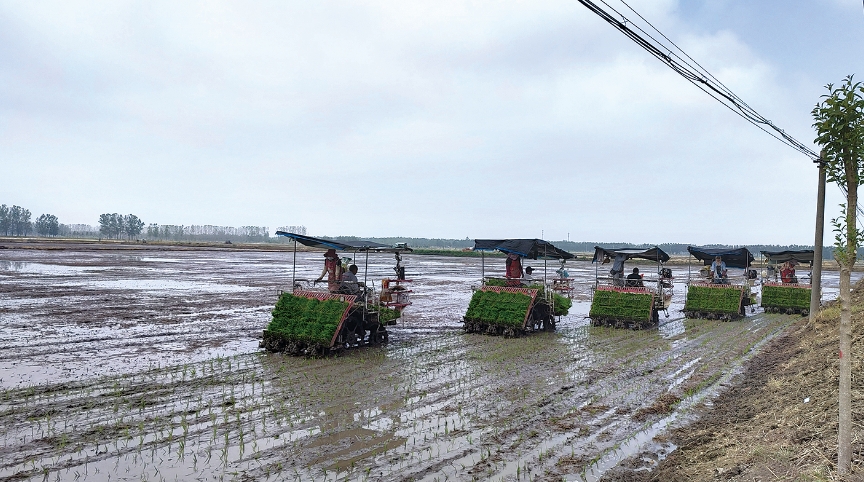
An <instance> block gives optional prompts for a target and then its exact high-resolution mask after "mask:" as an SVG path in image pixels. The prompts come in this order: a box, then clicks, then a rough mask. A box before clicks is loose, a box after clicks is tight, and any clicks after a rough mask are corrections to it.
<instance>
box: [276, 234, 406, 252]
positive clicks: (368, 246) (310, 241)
mask: <svg viewBox="0 0 864 482" xmlns="http://www.w3.org/2000/svg"><path fill="white" fill-rule="evenodd" d="M276 235H277V236H285V237H286V238H291V239H294V240H296V241H297V242H298V243H300V244H302V245H304V246H309V247H312V248H322V249H331V248H332V249H335V250H338V251H384V252H397V251H399V252H404V251H413V250H412V249H411V248H394V247H393V246H388V245H386V244H381V243H376V242H374V241H363V240H362V239H357V240H343V241H336V240H335V239H327V238H313V237H312V236H306V235H303V234H294V233H286V232H285V231H276Z"/></svg>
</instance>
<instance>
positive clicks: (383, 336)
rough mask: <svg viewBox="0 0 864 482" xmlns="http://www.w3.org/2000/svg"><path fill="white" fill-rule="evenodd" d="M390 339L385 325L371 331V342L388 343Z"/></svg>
mask: <svg viewBox="0 0 864 482" xmlns="http://www.w3.org/2000/svg"><path fill="white" fill-rule="evenodd" d="M388 339H389V335H388V333H387V330H386V329H384V327H383V326H378V327H377V328H375V329H374V331H370V332H369V343H370V344H377V343H387V340H388Z"/></svg>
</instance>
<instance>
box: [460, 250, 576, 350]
mask: <svg viewBox="0 0 864 482" xmlns="http://www.w3.org/2000/svg"><path fill="white" fill-rule="evenodd" d="M474 250H475V251H480V253H481V270H482V282H481V286H480V287H479V288H475V289H474V294H473V296H472V297H471V302H470V303H469V304H468V310H467V311H466V313H465V317H464V319H463V321H464V323H465V331H466V332H468V333H485V334H488V335H503V336H505V337H517V336H521V335H523V334H525V333H529V332H534V331H540V330H546V331H553V330H555V322H556V317H559V318H560V317H561V316H563V315H566V314H567V312H568V311H569V310H570V306H571V304H572V302H571V301H570V299H569V298H568V297H566V296H562V295H561V294H559V293H558V292H556V289H555V288H556V287H560V286H563V285H566V286H569V283H563V282H562V281H561V280H562V277H564V276H566V271H565V270H564V269H563V267H564V262H565V261H566V260H568V259H572V258H575V256H573V255H572V254H570V253H568V252H566V251H563V250H561V249H559V248H556V247H555V246H553V245H552V244H551V243H549V242H547V241H543V240H542V239H476V240H474ZM486 251H498V252H501V253H504V254H506V255H507V258H506V261H505V265H506V270H505V276H504V277H503V278H502V277H492V276H488V277H487V276H486V257H485V252H486ZM523 259H534V260H539V259H542V260H543V277H542V278H540V277H539V275H538V276H537V277H536V278H535V277H534V276H535V275H534V274H533V271H534V270H533V269H532V268H531V267H526V268H525V269H523V268H522V260H523ZM550 259H553V260H558V261H559V262H561V268H560V269H559V270H557V271H556V273H557V277H556V278H554V279H549V278H548V277H547V261H548V260H550ZM562 273H564V274H562ZM556 280H557V281H556ZM558 291H560V290H558Z"/></svg>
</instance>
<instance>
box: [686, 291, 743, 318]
mask: <svg viewBox="0 0 864 482" xmlns="http://www.w3.org/2000/svg"><path fill="white" fill-rule="evenodd" d="M741 296H742V290H741V287H738V286H720V285H718V286H712V287H708V286H693V285H691V286H690V287H689V288H688V289H687V300H686V301H685V302H684V310H687V311H705V312H709V313H730V314H736V313H738V312H739V311H740V310H741Z"/></svg>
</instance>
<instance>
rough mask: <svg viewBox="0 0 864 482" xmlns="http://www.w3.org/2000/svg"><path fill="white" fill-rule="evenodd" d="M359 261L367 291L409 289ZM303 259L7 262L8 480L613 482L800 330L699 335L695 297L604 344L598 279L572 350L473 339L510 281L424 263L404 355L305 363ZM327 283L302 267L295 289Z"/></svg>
mask: <svg viewBox="0 0 864 482" xmlns="http://www.w3.org/2000/svg"><path fill="white" fill-rule="evenodd" d="M357 258H358V259H355V262H356V263H357V264H358V265H359V266H361V273H362V272H363V268H364V267H365V266H366V265H367V264H368V267H369V270H368V276H367V280H366V281H367V282H369V283H370V284H373V283H375V284H376V285H378V286H380V279H381V278H383V277H385V276H390V275H391V273H392V266H393V260H392V259H391V258H390V256H387V255H370V257H369V259H368V262H367V260H366V259H365V258H364V257H363V256H362V255H360V256H358V257H357ZM292 259H293V253H290V252H263V251H262V252H256V251H238V250H232V251H220V250H210V249H184V250H175V249H165V250H162V251H160V250H158V249H150V248H148V249H146V250H141V249H138V248H137V247H136V249H129V250H124V249H122V247H115V248H114V249H110V250H105V249H89V248H88V247H86V246H83V247H78V248H74V249H73V248H69V247H68V246H65V247H64V249H60V250H53V249H51V250H49V249H17V248H15V247H14V246H12V247H10V249H4V250H0V341H2V344H0V373H2V375H0V426H2V429H0V431H2V435H0V436H2V440H3V443H2V445H0V480H78V479H80V478H82V477H83V478H85V479H93V480H109V479H110V480H430V481H431V480H484V479H495V480H522V479H526V480H528V479H530V480H562V479H564V480H598V479H599V478H600V477H601V476H602V475H603V474H611V473H612V472H610V469H612V468H614V467H616V466H617V465H618V464H619V462H621V461H622V460H625V459H627V458H628V457H630V456H631V455H633V454H637V453H641V452H644V453H646V454H649V455H646V456H645V457H644V458H646V459H649V460H652V461H653V462H652V463H653V464H654V465H656V464H657V463H658V461H660V460H662V459H663V458H665V457H666V456H667V454H669V453H673V454H675V453H678V452H677V451H674V450H675V448H676V445H677V444H676V443H675V440H677V439H674V438H669V437H667V436H666V435H664V434H666V433H667V432H668V430H670V429H674V428H676V427H678V426H684V425H686V424H687V423H688V422H689V421H690V420H692V417H693V416H694V414H696V413H699V407H700V406H701V405H702V404H706V403H711V400H713V399H714V398H715V397H716V395H717V394H718V393H721V392H722V390H718V387H720V386H722V385H732V384H733V383H734V381H733V377H734V375H735V374H736V373H739V372H740V370H741V366H742V365H743V364H744V363H745V362H746V361H747V360H748V359H750V358H751V357H752V356H753V355H754V354H756V353H758V352H759V350H760V348H761V347H763V346H764V345H765V344H766V343H768V342H770V341H771V340H772V339H775V338H776V337H778V336H780V335H782V334H783V333H784V332H785V330H786V329H787V328H788V327H789V326H792V325H793V324H794V323H795V322H796V321H797V320H799V319H800V317H796V316H789V315H783V314H765V313H761V312H759V311H758V310H757V311H755V312H751V311H748V313H747V317H746V318H745V319H743V320H742V321H736V322H720V321H712V320H685V319H684V318H683V316H682V314H681V313H680V311H681V309H682V308H683V298H684V293H683V289H684V288H683V283H680V284H679V286H678V287H677V288H676V293H675V297H674V298H673V305H672V309H671V310H670V316H669V317H668V318H666V317H665V316H663V315H661V321H660V327H659V328H657V329H653V330H646V331H629V330H614V329H609V328H602V327H592V326H590V323H589V320H588V319H587V318H586V315H587V312H588V308H589V303H590V296H591V290H590V287H591V283H590V282H591V281H593V276H594V267H593V266H592V265H590V263H588V262H584V261H583V262H576V263H573V264H572V265H571V264H570V263H568V267H569V268H568V269H569V270H570V272H571V275H573V277H574V278H575V279H576V286H577V289H576V293H575V299H574V304H573V308H572V309H571V314H570V315H568V316H566V317H563V318H562V319H561V320H559V322H558V323H557V328H558V330H557V331H556V332H554V333H548V332H543V333H536V334H532V335H530V336H525V337H520V338H504V337H500V336H485V335H480V334H466V333H464V330H463V325H462V323H461V317H462V315H463V314H464V311H465V309H466V307H467V305H468V301H469V299H470V296H471V287H472V286H475V285H477V284H478V282H479V278H480V270H481V264H482V263H486V269H487V270H488V271H494V270H495V269H497V270H498V271H503V266H498V265H500V264H502V263H501V260H490V259H486V260H483V259H476V258H447V257H438V256H416V257H410V259H408V260H407V268H408V269H407V271H408V276H409V278H414V280H413V282H412V283H411V286H412V289H413V290H414V293H413V302H414V304H413V305H412V306H410V307H409V308H408V309H407V310H406V312H405V316H404V317H403V319H402V320H400V323H399V324H397V325H396V326H393V327H390V328H389V330H388V331H389V332H390V341H389V343H388V344H387V345H385V346H381V347H369V348H363V349H357V350H350V351H348V352H346V353H345V354H344V355H343V356H340V357H335V358H323V359H310V358H300V357H291V356H286V355H282V354H273V353H267V352H264V351H263V350H261V349H259V348H258V343H259V341H260V337H261V333H262V331H263V329H264V327H266V325H267V323H268V322H269V311H270V309H271V308H272V306H273V304H274V303H275V301H276V298H277V295H278V292H279V290H280V289H287V287H289V286H291V283H292V271H291V265H292ZM496 263H497V264H496ZM538 265H540V266H542V263H538ZM538 265H535V267H538V268H539V266H538ZM320 269H321V255H320V253H310V252H301V253H298V254H297V272H296V274H295V276H293V278H300V279H311V278H314V277H316V276H317V275H318V274H319V273H320ZM550 272H551V269H550ZM675 276H677V277H678V278H679V279H681V278H684V277H686V268H685V269H684V270H683V271H682V270H680V269H677V270H676V272H675ZM828 278H829V282H830V279H836V278H830V273H829V276H828ZM834 284H835V286H836V283H834ZM826 292H827V293H828V294H829V295H830V289H829V290H826ZM778 339H783V338H782V337H781V338H778ZM673 456H674V455H673ZM628 463H631V462H628Z"/></svg>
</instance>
